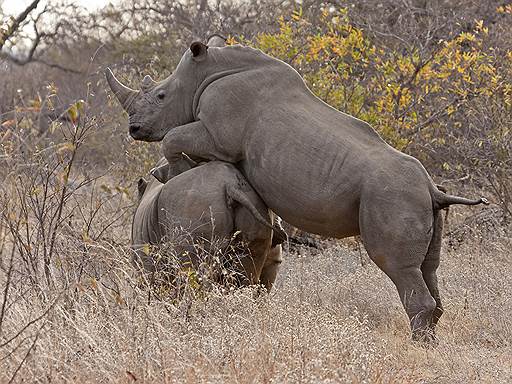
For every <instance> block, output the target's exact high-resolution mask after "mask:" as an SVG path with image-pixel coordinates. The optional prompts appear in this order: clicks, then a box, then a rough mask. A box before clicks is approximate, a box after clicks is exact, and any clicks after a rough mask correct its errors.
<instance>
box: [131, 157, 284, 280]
mask: <svg viewBox="0 0 512 384" xmlns="http://www.w3.org/2000/svg"><path fill="white" fill-rule="evenodd" d="M166 165H167V161H166V160H165V159H162V160H160V161H159V162H158V164H157V166H159V168H158V169H159V170H160V171H161V170H162V169H164V168H165V166H166ZM189 168H190V166H189ZM182 171H184V172H183V173H181V174H180V175H178V176H176V177H174V178H172V179H170V180H169V181H168V182H166V183H165V184H162V183H160V182H159V181H158V180H157V179H156V178H154V177H151V179H150V181H149V182H146V181H145V180H144V179H140V180H139V205H138V207H137V210H136V212H135V215H134V218H133V224H132V247H133V248H134V250H135V252H136V254H137V257H138V259H139V260H138V261H141V262H142V264H143V266H144V267H145V268H146V269H148V270H152V269H153V268H154V263H153V260H152V259H151V255H146V254H145V252H144V248H145V247H144V245H145V244H160V243H161V242H162V241H165V240H173V236H175V234H176V232H175V230H176V229H181V230H182V231H185V232H186V233H187V234H189V235H190V242H187V241H185V240H184V244H176V247H181V248H183V249H181V248H180V249H178V252H180V251H189V255H190V258H191V260H190V261H192V262H194V250H193V246H192V244H193V243H194V242H195V241H198V240H200V239H201V238H202V239H206V240H211V239H212V235H213V236H215V237H218V238H220V239H225V240H226V242H232V241H231V238H232V236H233V234H234V233H235V232H236V231H239V232H240V234H239V235H238V237H237V238H236V239H237V241H239V242H241V241H243V242H246V243H247V246H248V248H249V250H250V257H249V256H246V257H244V258H242V259H241V264H242V265H241V267H242V269H243V272H244V275H245V277H246V278H247V280H246V281H243V283H249V284H256V283H258V282H260V283H261V284H263V285H264V286H265V287H266V288H267V290H270V289H271V287H272V284H273V283H274V281H275V278H276V274H277V269H278V267H279V264H280V262H281V246H280V245H279V243H281V242H282V241H283V240H284V239H285V238H286V234H285V233H284V232H283V231H282V230H281V229H280V228H278V227H277V226H273V225H272V224H271V222H272V217H271V214H270V213H269V211H268V208H267V207H266V206H265V204H264V203H263V201H262V200H261V199H260V198H259V197H258V195H257V194H256V192H255V191H254V190H253V189H252V188H251V186H250V185H249V184H248V183H247V181H245V178H244V177H243V176H242V174H241V173H240V171H238V170H237V169H236V168H235V167H234V166H233V165H232V164H229V163H224V162H220V161H212V162H209V163H207V164H204V165H200V166H198V167H195V168H192V169H190V170H186V169H182ZM272 229H274V231H272ZM217 245H218V244H217ZM187 261H189V260H187Z"/></svg>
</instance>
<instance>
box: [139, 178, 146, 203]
mask: <svg viewBox="0 0 512 384" xmlns="http://www.w3.org/2000/svg"><path fill="white" fill-rule="evenodd" d="M147 186H148V182H147V181H146V180H145V179H144V178H143V177H141V178H140V179H139V181H138V183H137V190H138V192H139V200H140V199H142V196H144V192H146V187H147Z"/></svg>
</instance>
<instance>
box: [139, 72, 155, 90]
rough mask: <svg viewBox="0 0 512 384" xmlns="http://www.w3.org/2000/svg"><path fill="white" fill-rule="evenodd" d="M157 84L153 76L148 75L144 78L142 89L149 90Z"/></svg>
mask: <svg viewBox="0 0 512 384" xmlns="http://www.w3.org/2000/svg"><path fill="white" fill-rule="evenodd" d="M155 85H156V81H155V80H153V79H152V78H151V76H149V75H146V76H144V79H142V91H144V92H147V91H148V90H149V89H151V88H152V87H154V86H155Z"/></svg>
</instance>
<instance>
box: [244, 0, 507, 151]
mask: <svg viewBox="0 0 512 384" xmlns="http://www.w3.org/2000/svg"><path fill="white" fill-rule="evenodd" d="M504 9H508V8H506V7H504ZM279 24H280V30H279V31H278V32H277V33H262V34H259V35H258V36H257V37H256V38H255V39H254V41H252V42H246V43H249V44H253V45H255V46H256V47H257V48H259V49H261V50H263V51H264V52H267V53H269V54H271V55H273V56H276V57H278V58H280V59H282V60H284V61H286V62H288V63H289V64H290V65H292V66H294V67H295V68H296V69H297V70H298V71H299V72H300V73H301V74H302V75H303V77H304V79H305V81H306V83H307V84H308V86H309V87H310V89H311V90H312V91H313V92H314V93H315V94H316V95H317V96H319V97H320V98H322V99H323V100H324V101H326V102H327V103H329V104H331V105H332V106H334V107H335V108H339V109H340V110H342V111H344V112H347V113H350V114H353V115H355V116H356V117H359V118H361V119H363V120H366V121H368V122H369V123H370V124H372V125H373V126H374V127H375V128H376V129H377V130H378V131H379V132H380V134H381V135H382V136H383V137H384V138H385V139H386V140H387V141H388V142H389V143H390V144H392V145H394V146H395V147H397V148H399V149H404V148H406V147H407V146H408V145H409V144H410V143H411V140H412V139H413V138H417V135H418V127H422V128H423V127H426V126H430V127H431V128H432V129H429V130H425V132H424V133H422V134H423V135H424V138H427V139H428V138H431V135H432V130H438V129H441V128H443V127H441V126H440V125H439V124H440V123H439V121H440V120H439V119H442V118H444V117H448V116H449V117H450V119H453V118H454V116H456V112H457V111H458V110H460V108H461V107H462V106H463V105H464V103H465V102H468V101H469V100H471V99H472V98H474V97H477V96H479V95H487V96H493V95H496V94H501V95H503V97H504V99H505V100H506V102H507V103H508V105H510V102H511V101H512V86H511V85H510V84H507V83H506V82H505V81H503V79H502V77H500V64H499V60H497V59H496V57H494V55H493V54H492V51H486V50H484V49H483V48H482V47H483V46H484V45H483V43H484V41H485V39H486V38H488V29H487V27H486V26H485V25H484V22H483V21H482V20H478V21H476V22H475V27H474V31H472V32H462V33H460V34H459V35H457V36H455V37H454V38H452V39H448V40H446V41H442V42H439V43H438V45H437V47H436V48H435V49H434V51H433V52H432V54H431V55H432V56H431V57H428V56H426V55H425V54H424V53H422V52H420V51H418V50H414V49H413V50H410V51H408V52H405V51H403V50H400V51H393V50H389V49H383V48H382V47H379V46H377V45H376V44H375V43H374V42H373V41H372V40H371V39H370V38H369V37H367V36H366V35H365V33H364V32H363V30H361V29H359V28H358V27H356V26H354V25H353V24H352V23H351V22H350V19H349V17H348V12H347V10H346V9H339V10H337V11H336V12H334V13H330V12H324V14H323V15H322V17H321V20H320V23H318V22H317V23H315V25H312V23H310V22H309V21H308V20H305V19H304V18H303V16H302V12H296V13H294V14H293V15H292V17H291V18H290V20H285V19H284V18H281V19H280V20H279ZM506 55H507V57H508V59H509V60H506V61H507V62H508V68H510V67H512V51H508V52H507V54H506ZM436 110H437V111H438V112H437V115H436V116H435V118H433V117H432V116H433V114H434V113H436ZM455 123H457V122H456V121H454V122H453V124H454V126H456V124H455ZM443 129H445V128H443Z"/></svg>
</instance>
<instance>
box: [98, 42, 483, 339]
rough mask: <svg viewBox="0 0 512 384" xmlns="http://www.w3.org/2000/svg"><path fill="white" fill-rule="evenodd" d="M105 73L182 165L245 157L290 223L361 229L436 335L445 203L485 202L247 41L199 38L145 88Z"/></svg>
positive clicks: (417, 333)
mask: <svg viewBox="0 0 512 384" xmlns="http://www.w3.org/2000/svg"><path fill="white" fill-rule="evenodd" d="M106 76H107V80H108V82H109V85H110V87H111V89H112V90H113V92H114V93H115V95H116V96H117V98H118V100H119V102H120V103H121V105H122V106H123V107H124V109H125V110H126V111H127V112H128V115H129V132H130V134H131V136H132V137H133V138H135V139H136V140H144V141H162V140H163V151H164V155H165V157H166V158H167V159H168V160H169V161H171V162H173V161H176V160H178V159H179V158H180V156H181V153H182V152H184V153H186V154H188V155H189V156H191V157H192V158H194V159H195V160H197V159H206V160H222V161H225V162H229V163H233V164H236V165H237V167H238V168H239V169H240V170H241V171H242V173H243V175H244V176H245V177H246V179H247V180H248V181H249V183H250V184H251V185H252V187H253V188H254V189H255V190H256V192H257V193H258V194H259V195H260V197H261V198H262V199H263V201H264V202H265V204H266V205H267V206H268V207H269V208H270V209H271V210H272V211H274V212H275V213H276V214H277V215H279V216H281V217H282V218H283V220H285V221H286V222H288V223H290V224H292V225H293V226H295V227H298V228H300V229H302V230H304V231H307V232H312V233H316V234H320V235H323V236H329V237H335V238H344V237H348V236H354V235H361V237H362V241H363V244H364V246H365V248H366V250H367V252H368V255H369V256H370V258H371V259H372V260H373V261H374V262H375V264H376V265H377V266H378V267H379V268H380V269H381V270H382V271H384V273H386V274H387V275H388V276H389V277H390V278H391V280H392V281H393V283H394V284H395V286H396V288H397V290H398V293H399V296H400V299H401V301H402V303H403V306H404V308H405V310H406V313H407V315H408V317H409V320H410V325H411V329H412V335H413V339H415V340H426V341H432V340H434V339H435V336H434V329H435V326H436V324H437V322H438V320H439V318H440V316H441V314H442V313H443V306H442V304H441V299H440V295H439V290H438V282H437V276H436V271H437V268H438V266H439V258H440V249H441V232H442V225H443V223H442V219H441V214H440V210H441V209H442V208H445V207H448V206H449V205H451V204H465V205H476V204H480V203H487V201H486V200H485V199H483V198H479V199H475V200H470V199H466V198H462V197H458V196H453V195H449V194H446V193H444V192H442V191H441V190H439V189H438V188H437V187H436V185H435V184H434V182H433V180H432V179H431V177H430V176H429V174H428V173H427V171H426V170H425V168H424V167H423V166H422V164H421V163H420V162H419V161H418V160H417V159H415V158H414V157H411V156H408V155H406V154H404V153H402V152H399V151H398V150H396V149H395V148H393V147H391V146H390V145H388V144H387V143H386V142H385V141H384V140H383V139H382V138H381V137H380V135H379V134H378V133H377V132H376V131H375V130H374V129H373V128H372V127H371V126H370V125H369V124H367V123H366V122H364V121H362V120H359V119H357V118H355V117H352V116H350V115H348V114H345V113H343V112H340V111H338V110H336V109H335V108H333V107H331V106H329V105H328V104H326V103H325V102H323V101H322V100H320V99H319V98H318V97H316V96H315V95H314V94H313V93H312V92H311V91H310V90H309V89H308V87H307V86H306V84H305V83H304V81H303V79H302V77H301V76H300V75H299V74H298V73H297V71H295V70H294V69H293V68H292V67H291V66H290V65H288V64H286V63H284V62H283V61H281V60H278V59H276V58H274V57H271V56H268V55H266V54H265V53H263V52H261V51H260V50H257V49H253V48H250V47H246V46H242V45H233V46H225V47H209V46H208V45H206V44H203V43H202V42H197V41H196V42H193V43H192V44H191V45H190V49H187V51H186V52H185V53H184V55H183V57H182V58H181V60H180V62H179V64H178V66H177V67H176V69H175V71H174V72H173V73H172V74H171V75H170V76H169V77H168V78H166V79H164V80H163V81H160V82H155V81H153V80H152V79H151V78H150V77H149V76H146V77H145V78H144V80H143V82H142V89H141V90H139V91H137V90H134V89H131V88H129V87H127V86H125V85H123V84H121V83H120V82H119V81H118V80H117V79H116V78H115V77H114V75H113V73H112V71H110V70H109V69H108V70H107V72H106Z"/></svg>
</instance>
